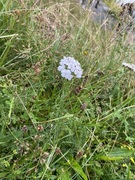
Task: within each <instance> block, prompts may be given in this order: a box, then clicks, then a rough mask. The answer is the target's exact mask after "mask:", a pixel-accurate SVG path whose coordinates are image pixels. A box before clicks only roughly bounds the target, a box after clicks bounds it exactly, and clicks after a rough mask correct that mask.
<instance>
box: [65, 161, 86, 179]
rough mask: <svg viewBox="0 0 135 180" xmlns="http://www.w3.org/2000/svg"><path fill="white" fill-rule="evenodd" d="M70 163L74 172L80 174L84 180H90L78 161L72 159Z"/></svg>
mask: <svg viewBox="0 0 135 180" xmlns="http://www.w3.org/2000/svg"><path fill="white" fill-rule="evenodd" d="M68 163H69V164H70V165H71V166H72V168H73V169H74V171H76V172H77V173H78V174H80V176H81V177H82V178H83V179H84V180H88V178H87V176H86V175H85V173H84V172H83V170H82V168H81V166H80V165H79V164H78V162H77V161H76V160H74V159H72V160H71V161H68Z"/></svg>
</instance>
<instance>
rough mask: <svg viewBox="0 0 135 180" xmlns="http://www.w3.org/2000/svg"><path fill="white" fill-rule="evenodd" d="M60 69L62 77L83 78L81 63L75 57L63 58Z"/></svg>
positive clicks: (69, 78)
mask: <svg viewBox="0 0 135 180" xmlns="http://www.w3.org/2000/svg"><path fill="white" fill-rule="evenodd" d="M58 71H60V72H61V76H62V77H64V78H66V79H68V80H71V79H72V78H73V77H76V78H81V77H82V74H83V70H82V68H81V65H80V63H79V62H78V61H77V60H75V59H74V58H73V57H64V58H63V59H61V61H60V64H59V66H58Z"/></svg>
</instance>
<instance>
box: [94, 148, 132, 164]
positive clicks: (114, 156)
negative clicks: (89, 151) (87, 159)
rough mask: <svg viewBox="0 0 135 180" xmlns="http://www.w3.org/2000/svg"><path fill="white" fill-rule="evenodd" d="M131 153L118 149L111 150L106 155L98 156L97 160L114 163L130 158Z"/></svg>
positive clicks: (127, 150)
mask: <svg viewBox="0 0 135 180" xmlns="http://www.w3.org/2000/svg"><path fill="white" fill-rule="evenodd" d="M133 152H134V151H133V150H129V149H121V148H119V149H114V150H112V151H111V152H110V153H108V154H107V155H98V156H97V158H98V159H101V160H104V161H116V160H121V159H124V158H126V157H129V156H131V155H132V154H133Z"/></svg>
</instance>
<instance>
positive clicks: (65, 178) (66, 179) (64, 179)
mask: <svg viewBox="0 0 135 180" xmlns="http://www.w3.org/2000/svg"><path fill="white" fill-rule="evenodd" d="M58 180H70V176H69V172H68V171H67V170H64V169H62V171H61V174H60V176H59V178H58Z"/></svg>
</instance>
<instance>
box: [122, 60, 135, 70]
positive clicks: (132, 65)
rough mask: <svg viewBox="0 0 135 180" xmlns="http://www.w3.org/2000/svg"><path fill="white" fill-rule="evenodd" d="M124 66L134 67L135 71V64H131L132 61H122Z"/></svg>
mask: <svg viewBox="0 0 135 180" xmlns="http://www.w3.org/2000/svg"><path fill="white" fill-rule="evenodd" d="M122 65H123V66H125V67H128V68H129V69H132V70H133V71H135V64H130V63H125V62H123V63H122Z"/></svg>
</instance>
